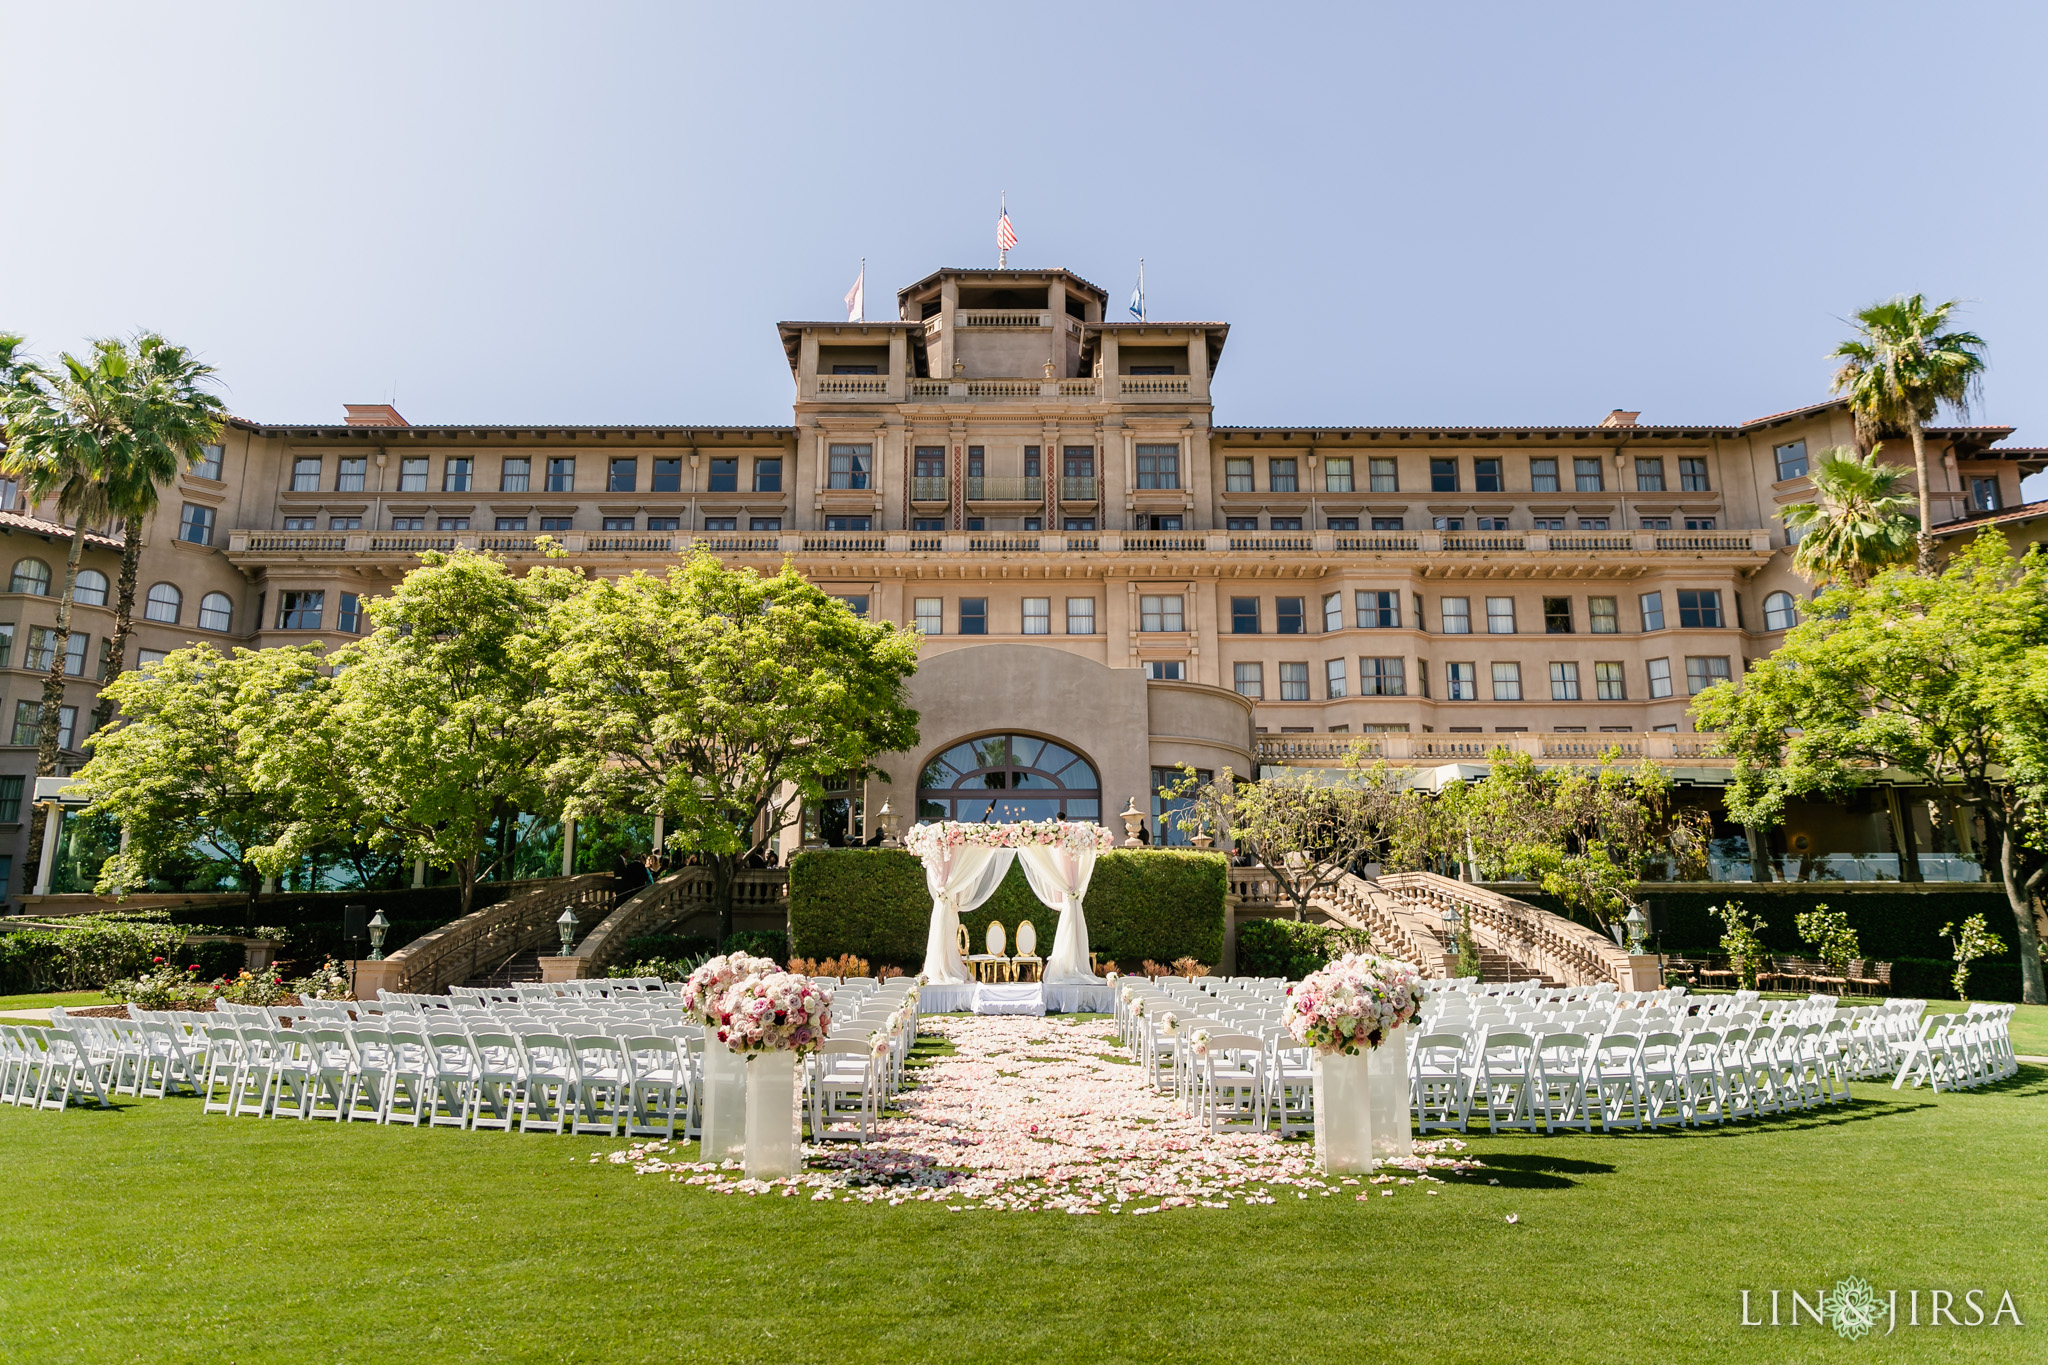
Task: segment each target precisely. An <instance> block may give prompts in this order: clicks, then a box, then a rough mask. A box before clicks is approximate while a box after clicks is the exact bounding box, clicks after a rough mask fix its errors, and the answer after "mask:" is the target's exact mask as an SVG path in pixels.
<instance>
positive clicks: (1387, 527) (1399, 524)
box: [1372, 517, 1406, 531]
mask: <svg viewBox="0 0 2048 1365" xmlns="http://www.w3.org/2000/svg"><path fill="white" fill-rule="evenodd" d="M1405 521H1406V519H1405V518H1402V517H1374V518H1373V519H1372V529H1373V530H1375V531H1399V530H1403V529H1405Z"/></svg>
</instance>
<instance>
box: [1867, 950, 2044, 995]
mask: <svg viewBox="0 0 2048 1365" xmlns="http://www.w3.org/2000/svg"><path fill="white" fill-rule="evenodd" d="M1955 970H1956V964H1955V962H1954V960H1953V959H1949V958H1938V957H1902V958H1896V959H1894V960H1893V962H1892V985H1891V993H1892V994H1893V995H1894V996H1904V997H1909V998H1917V999H1921V1000H1947V999H1951V998H1954V994H1955ZM1968 985H1969V988H1970V998H1971V999H1972V1000H2003V1001H2010V1002H2012V1003H2015V1004H2017V1003H2018V1002H2019V999H2020V964H2019V959H2018V958H2007V959H2003V960H2001V959H1997V958H1988V959H1985V960H1984V961H1981V962H1976V963H1972V964H1971V966H1970V978H1969V982H1968Z"/></svg>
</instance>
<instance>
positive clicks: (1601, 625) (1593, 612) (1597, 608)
mask: <svg viewBox="0 0 2048 1365" xmlns="http://www.w3.org/2000/svg"><path fill="white" fill-rule="evenodd" d="M1586 615H1587V616H1588V617H1590V618H1591V619H1592V622H1593V633H1594V634H1595V635H1619V634H1620V633H1621V608H1620V606H1619V604H1618V603H1617V602H1616V600H1615V599H1614V598H1612V597H1589V598H1587V599H1586Z"/></svg>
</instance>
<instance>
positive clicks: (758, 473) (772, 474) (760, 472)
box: [655, 458, 782, 493]
mask: <svg viewBox="0 0 2048 1365" xmlns="http://www.w3.org/2000/svg"><path fill="white" fill-rule="evenodd" d="M655 463H656V465H657V466H659V464H660V461H658V460H657V461H656V462H655ZM754 491H755V492H756V493H780V492H781V491H782V461H781V459H779V458H777V459H759V460H756V461H754Z"/></svg>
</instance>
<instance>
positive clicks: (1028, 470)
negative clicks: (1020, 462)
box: [1024, 446, 1045, 479]
mask: <svg viewBox="0 0 2048 1365" xmlns="http://www.w3.org/2000/svg"><path fill="white" fill-rule="evenodd" d="M1044 472H1045V469H1044V466H1043V465H1042V464H1041V462H1040V460H1039V457H1038V447H1037V446H1025V447H1024V477H1025V478H1027V479H1035V478H1038V477H1039V476H1040V475H1042V474H1043V473H1044Z"/></svg>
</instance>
